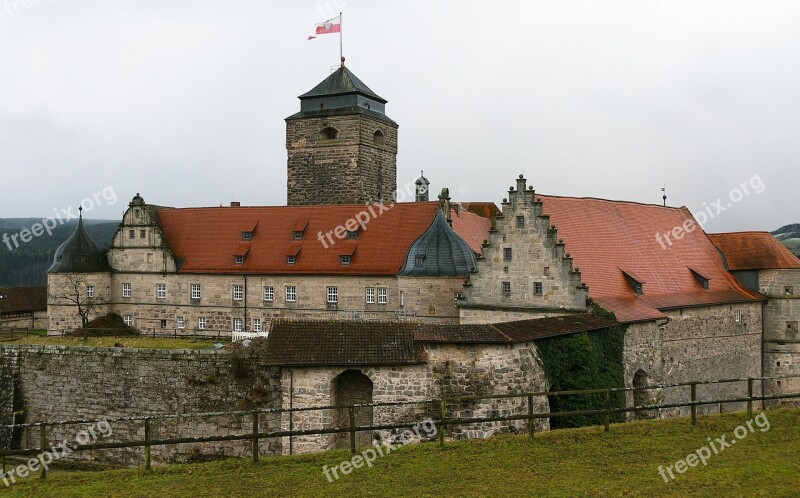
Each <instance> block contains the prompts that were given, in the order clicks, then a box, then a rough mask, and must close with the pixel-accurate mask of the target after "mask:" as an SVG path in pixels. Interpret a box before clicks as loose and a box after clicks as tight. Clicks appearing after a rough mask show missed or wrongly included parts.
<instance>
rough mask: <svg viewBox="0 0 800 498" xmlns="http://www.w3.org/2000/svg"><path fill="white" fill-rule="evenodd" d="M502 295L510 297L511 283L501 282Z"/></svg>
mask: <svg viewBox="0 0 800 498" xmlns="http://www.w3.org/2000/svg"><path fill="white" fill-rule="evenodd" d="M503 295H504V296H510V295H511V282H503Z"/></svg>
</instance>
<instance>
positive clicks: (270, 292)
mask: <svg viewBox="0 0 800 498" xmlns="http://www.w3.org/2000/svg"><path fill="white" fill-rule="evenodd" d="M274 300H275V287H273V286H271V285H266V286H264V301H266V302H268V303H271V302H272V301H274Z"/></svg>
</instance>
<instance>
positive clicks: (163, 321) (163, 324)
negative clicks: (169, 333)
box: [161, 320, 167, 329]
mask: <svg viewBox="0 0 800 498" xmlns="http://www.w3.org/2000/svg"><path fill="white" fill-rule="evenodd" d="M161 328H162V329H165V328H167V321H166V320H161Z"/></svg>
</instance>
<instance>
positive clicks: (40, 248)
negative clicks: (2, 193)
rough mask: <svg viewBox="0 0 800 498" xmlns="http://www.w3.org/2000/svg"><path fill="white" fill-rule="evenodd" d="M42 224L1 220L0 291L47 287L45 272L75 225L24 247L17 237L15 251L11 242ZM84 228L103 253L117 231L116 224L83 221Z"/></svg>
mask: <svg viewBox="0 0 800 498" xmlns="http://www.w3.org/2000/svg"><path fill="white" fill-rule="evenodd" d="M41 222H42V220H41V218H0V287H3V286H6V287H14V286H18V285H45V284H47V269H48V268H49V267H50V265H51V264H53V256H54V254H55V252H56V249H58V246H60V245H61V243H62V242H64V241H65V240H67V238H69V236H70V235H72V232H74V231H75V227H76V226H77V225H78V221H77V220H72V221H69V222H67V223H64V224H63V225H59V226H57V227H56V228H54V229H53V230H52V235H48V234H47V232H45V233H42V234H41V235H40V236H39V237H33V238H32V239H31V240H30V241H29V242H27V243H24V242H21V241H20V239H19V237H17V239H16V241H17V242H18V245H19V246H18V247H17V246H16V244H14V242H12V241H11V237H12V236H14V235H16V234H18V233H19V232H20V230H23V229H26V228H27V229H29V230H30V229H31V227H32V226H33V225H34V224H35V223H41ZM84 224H85V225H86V231H87V232H88V233H89V236H91V237H92V239H93V240H94V241H95V242H97V244H98V245H100V247H101V248H103V249H106V248H108V246H109V245H111V239H112V238H113V237H114V233H115V232H116V231H117V228H118V227H119V222H118V221H105V220H84ZM3 234H7V235H8V237H3ZM9 246H10V248H9Z"/></svg>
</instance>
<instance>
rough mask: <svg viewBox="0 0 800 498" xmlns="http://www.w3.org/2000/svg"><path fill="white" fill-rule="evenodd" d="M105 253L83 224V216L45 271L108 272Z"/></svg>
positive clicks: (108, 267) (108, 266) (59, 247)
mask: <svg viewBox="0 0 800 498" xmlns="http://www.w3.org/2000/svg"><path fill="white" fill-rule="evenodd" d="M110 271H111V265H109V264H108V258H107V257H106V253H105V252H104V251H102V250H101V249H100V246H99V245H97V242H95V241H94V240H92V238H91V237H90V236H89V234H88V233H87V232H86V229H85V228H84V226H83V217H80V218H79V219H78V226H77V227H75V231H74V232H72V235H70V236H69V238H68V239H67V240H66V241H64V243H62V244H61V245H60V246H58V249H56V253H55V255H54V256H53V264H52V265H51V266H50V268H48V270H47V273H104V272H110Z"/></svg>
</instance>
